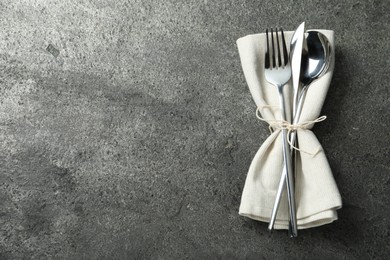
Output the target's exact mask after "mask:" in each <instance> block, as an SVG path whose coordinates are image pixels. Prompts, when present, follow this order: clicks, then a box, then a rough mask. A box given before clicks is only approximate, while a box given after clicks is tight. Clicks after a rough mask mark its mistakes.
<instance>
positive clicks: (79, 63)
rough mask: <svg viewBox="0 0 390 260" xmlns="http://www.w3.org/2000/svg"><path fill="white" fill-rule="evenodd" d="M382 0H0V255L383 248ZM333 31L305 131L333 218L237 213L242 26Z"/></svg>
mask: <svg viewBox="0 0 390 260" xmlns="http://www.w3.org/2000/svg"><path fill="white" fill-rule="evenodd" d="M389 7H390V2H389V1H386V0H382V1H374V0H370V1H352V0H349V1H342V2H341V1H336V0H323V1H299V2H298V1H297V3H294V2H293V1H287V0H285V1H278V2H274V3H273V2H271V1H253V0H249V1H172V0H170V1H160V2H158V1H150V0H146V1H124V0H120V1H92V0H73V1H43V0H42V1H21V0H20V1H11V0H3V1H1V2H0V25H1V30H0V67H1V68H0V258H1V259H271V258H276V259H279V258H286V257H287V256H293V258H297V259H317V258H325V259H371V258H372V259H373V258H376V259H385V258H386V257H388V255H389V253H390V248H389V243H388V241H389V234H390V231H389V226H390V220H389V213H390V212H389V211H390V210H389V209H390V197H389V195H390V190H389V186H390V184H389V183H390V164H389V147H390V146H389V144H390V143H389V132H390V131H389V129H388V128H389V123H390V113H389V105H390V100H389V84H388V82H390V76H389V75H390V74H389V58H388V51H389V40H390V39H389V30H390V24H389V20H390V17H389V13H390V12H389V11H390V10H389V9H390V8H389ZM302 21H306V24H307V27H308V28H318V29H333V30H334V31H335V35H336V68H335V75H334V77H333V81H332V84H331V87H330V90H329V94H328V97H327V100H326V102H325V105H324V107H323V113H322V114H325V115H327V116H328V119H327V120H326V121H325V122H323V123H321V124H319V125H318V126H316V127H315V128H314V131H315V133H316V135H317V137H318V138H319V140H320V142H321V143H322V144H323V147H324V149H325V151H326V153H327V156H328V159H329V162H330V164H331V167H332V169H333V173H334V176H335V179H336V182H337V184H338V187H339V189H340V192H341V194H342V198H343V203H344V207H343V208H342V209H341V210H340V211H339V220H338V221H336V222H334V223H332V224H330V225H326V226H322V227H319V228H313V229H309V230H304V231H301V232H300V236H299V238H298V239H295V240H291V239H289V238H288V236H287V235H286V233H285V232H283V231H282V232H274V233H273V234H269V233H268V232H267V224H266V223H260V222H256V221H253V220H250V219H246V218H243V217H241V216H239V215H238V207H239V203H240V196H241V191H242V188H243V186H244V181H245V177H246V173H247V170H248V167H249V164H250V162H251V160H252V158H253V156H254V154H255V152H256V151H257V149H258V148H259V146H260V145H261V143H262V142H263V141H264V140H265V138H266V137H267V136H268V130H267V126H266V125H265V124H264V123H262V122H259V121H258V120H256V117H255V107H254V102H253V101H252V98H251V96H250V93H249V90H248V88H247V86H246V82H245V79H244V76H243V73H242V70H241V65H240V61H239V56H238V52H237V46H236V44H235V41H236V39H237V38H239V37H242V36H245V35H247V34H253V33H259V32H263V31H264V30H265V28H267V27H275V26H282V27H283V28H284V29H285V30H293V29H294V28H295V27H296V26H297V25H298V24H300V23H301V22H302Z"/></svg>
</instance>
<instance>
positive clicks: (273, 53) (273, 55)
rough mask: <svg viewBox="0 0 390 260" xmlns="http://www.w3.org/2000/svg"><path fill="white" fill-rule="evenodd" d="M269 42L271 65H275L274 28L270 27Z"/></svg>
mask: <svg viewBox="0 0 390 260" xmlns="http://www.w3.org/2000/svg"><path fill="white" fill-rule="evenodd" d="M271 42H272V65H271V66H272V67H276V61H275V43H274V30H273V29H272V28H271Z"/></svg>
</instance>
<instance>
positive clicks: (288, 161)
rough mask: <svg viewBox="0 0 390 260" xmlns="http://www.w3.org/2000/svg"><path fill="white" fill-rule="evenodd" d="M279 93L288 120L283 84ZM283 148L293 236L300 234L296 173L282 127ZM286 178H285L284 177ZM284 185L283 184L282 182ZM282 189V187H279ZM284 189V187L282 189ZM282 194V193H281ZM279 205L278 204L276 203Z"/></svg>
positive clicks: (282, 111)
mask: <svg viewBox="0 0 390 260" xmlns="http://www.w3.org/2000/svg"><path fill="white" fill-rule="evenodd" d="M278 94H279V102H280V108H281V114H282V120H284V121H286V120H287V114H286V103H285V102H286V100H285V98H284V94H283V85H279V86H278ZM281 131H282V145H283V146H282V149H283V161H284V167H283V168H284V169H285V172H286V184H287V199H288V205H289V216H290V226H291V236H292V237H296V236H298V228H297V218H296V208H295V188H294V173H293V167H292V155H291V153H290V147H289V144H288V141H287V138H288V136H287V129H282V130H281ZM283 179H284V178H283ZM282 185H283V184H282ZM278 190H280V189H278ZM282 190H283V189H282ZM280 195H281V194H280ZM275 206H278V205H275ZM275 206H274V209H273V212H272V215H273V217H274V219H273V222H270V226H269V227H268V229H270V230H272V228H273V223H274V221H275V217H276V212H277V209H276V210H275Z"/></svg>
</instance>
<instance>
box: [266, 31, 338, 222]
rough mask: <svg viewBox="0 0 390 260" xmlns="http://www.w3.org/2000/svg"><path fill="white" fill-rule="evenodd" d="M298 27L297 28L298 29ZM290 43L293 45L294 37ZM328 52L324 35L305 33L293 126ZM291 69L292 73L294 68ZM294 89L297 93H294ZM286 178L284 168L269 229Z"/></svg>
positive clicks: (323, 68)
mask: <svg viewBox="0 0 390 260" xmlns="http://www.w3.org/2000/svg"><path fill="white" fill-rule="evenodd" d="M300 27H301V26H300ZM300 27H298V29H299V28H300ZM297 31H298V30H297ZM298 33H299V35H300V34H301V32H300V31H298ZM292 43H294V37H293V41H292ZM291 50H292V51H294V50H296V49H295V48H291ZM330 52H331V49H330V43H329V41H328V39H327V38H326V36H325V35H323V34H322V33H320V32H317V31H309V32H308V33H307V37H306V39H305V42H304V44H303V47H302V51H298V53H299V54H300V55H302V56H301V64H300V67H299V68H298V71H300V73H299V74H300V76H299V85H298V86H297V87H295V86H294V98H295V97H297V101H296V106H295V108H294V109H293V112H294V115H293V124H294V125H295V124H298V122H299V118H300V115H301V112H302V108H303V104H304V99H305V96H306V92H307V90H308V88H309V86H310V84H311V83H312V82H314V81H315V80H317V79H318V78H320V77H321V76H322V75H323V74H324V73H325V72H326V71H327V70H328V67H329V64H330V61H331V57H332V56H331V55H330V54H331V53H330ZM292 56H294V54H292ZM295 66H296V65H295ZM292 69H293V71H294V68H292ZM293 78H294V77H293ZM293 84H294V82H293ZM296 89H297V91H296V92H295V90H296ZM295 93H297V94H295ZM290 143H291V144H292V145H294V146H295V145H296V132H295V131H293V132H292V133H291V135H290ZM286 177H287V173H286V169H285V168H284V169H283V172H282V176H281V179H280V182H279V187H278V191H277V195H276V199H275V204H274V208H273V212H272V216H271V220H270V224H269V229H272V228H273V225H274V222H275V217H276V212H277V210H278V207H279V204H280V199H281V194H282V192H283V189H284V185H285V181H286Z"/></svg>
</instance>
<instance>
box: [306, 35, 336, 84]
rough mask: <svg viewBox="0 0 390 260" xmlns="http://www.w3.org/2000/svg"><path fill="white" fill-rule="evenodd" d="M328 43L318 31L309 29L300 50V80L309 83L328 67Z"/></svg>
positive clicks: (329, 58) (329, 57) (329, 56)
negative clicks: (302, 47)
mask: <svg viewBox="0 0 390 260" xmlns="http://www.w3.org/2000/svg"><path fill="white" fill-rule="evenodd" d="M330 50H331V49H330V43H329V41H328V39H327V38H326V36H325V35H323V34H322V33H320V32H318V31H309V32H308V33H307V37H306V44H305V46H304V49H303V51H302V62H301V75H300V82H301V83H302V85H303V86H308V85H310V84H311V83H312V82H313V81H315V80H317V79H318V78H320V77H321V76H322V75H323V74H324V73H325V72H326V71H327V70H328V68H329V64H330V60H331V55H330V54H331V53H330Z"/></svg>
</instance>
